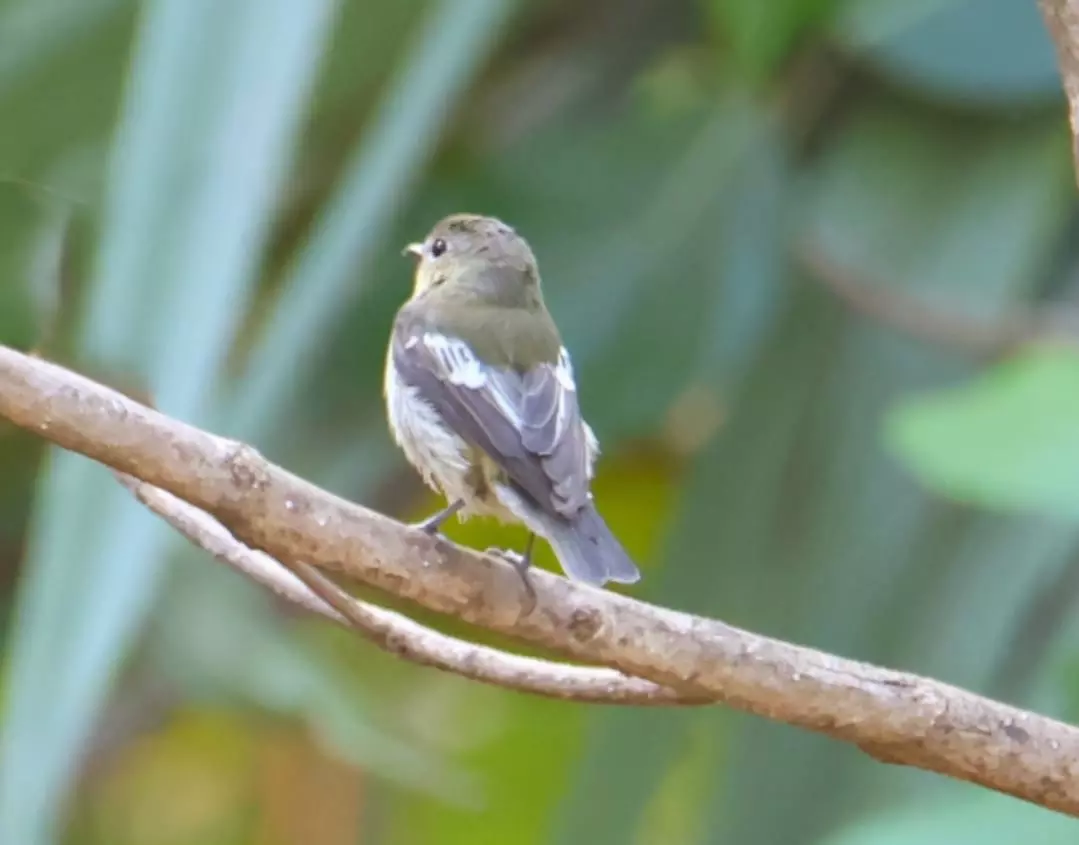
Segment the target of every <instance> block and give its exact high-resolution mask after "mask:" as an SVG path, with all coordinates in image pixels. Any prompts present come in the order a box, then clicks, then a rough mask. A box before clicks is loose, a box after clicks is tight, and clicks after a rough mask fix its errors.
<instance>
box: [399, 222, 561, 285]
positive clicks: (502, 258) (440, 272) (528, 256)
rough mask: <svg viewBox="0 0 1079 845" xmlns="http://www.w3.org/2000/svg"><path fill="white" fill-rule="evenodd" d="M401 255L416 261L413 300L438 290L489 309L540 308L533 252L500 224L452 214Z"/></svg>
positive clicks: (406, 248)
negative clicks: (496, 307) (495, 307)
mask: <svg viewBox="0 0 1079 845" xmlns="http://www.w3.org/2000/svg"><path fill="white" fill-rule="evenodd" d="M404 253H405V254H406V255H413V256H415V258H416V276H415V282H414V286H413V291H412V298H413V299H417V298H419V297H421V296H425V295H427V294H428V293H430V292H433V291H436V290H438V291H440V293H439V296H443V295H444V296H447V297H452V298H455V299H462V298H463V299H472V300H475V301H478V302H482V303H486V304H491V305H501V306H507V307H542V303H543V299H542V295H541V292H540V277H539V269H538V267H537V265H536V257H535V255H533V253H532V248H531V247H530V246H529V245H528V242H527V241H525V239H524V238H522V237H521V236H520V235H518V234H517V233H516V232H515V231H514V230H513V229H512V228H511V227H509V226H507V225H506V224H505V223H503V222H502V221H501V220H497V219H495V218H493V217H483V216H480V215H477V214H452V215H450V216H449V217H444V218H443V219H442V220H440V221H438V223H436V224H435V226H434V227H433V228H432V229H431V231H430V232H429V233H428V234H427V237H426V238H424V240H423V241H422V242H420V243H412V244H409V245H408V246H407V247H405V250H404Z"/></svg>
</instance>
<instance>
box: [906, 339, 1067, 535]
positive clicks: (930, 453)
mask: <svg viewBox="0 0 1079 845" xmlns="http://www.w3.org/2000/svg"><path fill="white" fill-rule="evenodd" d="M887 436H888V442H889V444H890V446H891V447H892V448H893V449H894V450H895V452H896V454H897V455H898V456H900V457H901V458H902V459H903V460H904V461H905V462H906V463H907V464H908V466H909V467H910V468H911V469H912V470H913V471H914V472H915V473H917V474H918V476H919V477H920V478H921V479H922V480H923V481H924V482H925V483H927V484H929V485H930V486H932V487H933V488H934V489H936V490H938V491H940V492H942V493H944V494H945V495H949V496H953V497H955V498H957V499H960V500H963V501H967V502H971V503H975V504H979V505H984V506H987V507H992V508H1001V509H1010V510H1021V511H1028V512H1035V513H1043V514H1047V515H1052V516H1056V517H1061V518H1064V519H1068V520H1073V519H1076V518H1079V352H1076V351H1075V350H1071V349H1059V348H1037V349H1032V350H1029V351H1027V352H1025V353H1023V354H1022V355H1020V356H1018V357H1016V358H1014V359H1012V360H1010V361H1007V362H1005V363H1003V364H1001V365H999V366H997V367H995V368H994V369H993V370H991V371H989V372H987V373H985V374H984V375H982V376H980V377H979V378H977V379H975V380H973V381H972V382H971V383H969V384H966V385H963V386H962V387H958V388H954V389H951V390H946V391H939V392H936V393H932V394H929V395H926V396H921V397H916V398H913V399H908V400H906V401H905V402H903V403H902V404H901V405H899V406H898V407H897V408H896V409H895V410H894V411H893V412H892V413H891V414H890V416H889V419H888V422H887Z"/></svg>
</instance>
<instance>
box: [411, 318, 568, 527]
mask: <svg viewBox="0 0 1079 845" xmlns="http://www.w3.org/2000/svg"><path fill="white" fill-rule="evenodd" d="M393 356H394V365H395V366H396V367H397V371H398V373H399V374H400V376H401V378H402V379H403V380H404V381H405V382H406V383H408V384H410V385H412V386H413V387H415V388H416V389H417V390H419V392H420V395H421V396H423V398H424V399H425V400H427V401H428V402H430V403H431V404H432V405H433V406H434V407H435V409H436V410H437V411H438V412H439V413H440V414H441V415H442V417H443V419H444V420H445V421H446V423H447V424H448V425H449V426H450V427H451V428H453V430H454V431H456V432H457V433H458V434H459V435H460V436H461V437H463V438H464V439H465V440H466V441H468V442H469V443H471V444H473V445H474V446H476V447H478V448H479V449H482V450H483V451H484V452H485V453H486V454H487V455H488V456H490V458H491V459H492V460H494V462H495V463H496V464H498V466H499V467H501V468H502V470H503V471H504V472H505V473H506V475H507V476H508V477H509V479H510V480H511V481H512V482H513V483H514V484H516V485H517V486H518V487H519V488H520V489H521V490H522V491H524V492H525V493H527V494H528V496H529V498H531V499H533V500H534V501H535V502H536V504H537V505H539V507H540V508H541V509H542V510H543V511H544V512H546V513H548V514H550V515H552V516H559V517H562V518H568V517H572V516H574V515H576V514H577V512H578V511H579V510H580V509H581V508H582V507H583V506H584V505H585V504H587V503H588V501H589V493H588V483H589V478H588V445H587V440H586V434H585V429H584V425H583V423H582V421H581V416H580V410H579V408H578V405H577V394H576V389H575V387H574V386H573V382H572V375H571V374H570V371H569V369H568V360H560V361H559V362H557V363H555V364H541V365H539V366H536V367H534V368H532V369H530V370H528V371H527V372H525V373H517V372H515V371H513V370H509V369H502V368H496V367H491V366H489V365H487V364H485V363H484V362H482V361H480V360H479V359H478V358H477V357H476V356H475V355H474V354H472V352H471V350H470V349H468V347H467V345H466V344H464V342H463V341H460V340H454V339H449V338H445V337H443V336H441V335H438V334H435V333H432V332H422V333H415V334H413V333H407V334H404V335H398V336H395V339H394V345H393Z"/></svg>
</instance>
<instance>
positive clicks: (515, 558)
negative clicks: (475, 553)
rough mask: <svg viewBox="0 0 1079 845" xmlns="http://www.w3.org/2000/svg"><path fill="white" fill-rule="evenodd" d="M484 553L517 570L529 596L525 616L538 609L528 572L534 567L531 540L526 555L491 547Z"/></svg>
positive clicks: (534, 590)
mask: <svg viewBox="0 0 1079 845" xmlns="http://www.w3.org/2000/svg"><path fill="white" fill-rule="evenodd" d="M484 551H485V553H486V554H489V555H491V556H493V557H497V558H500V559H502V560H504V561H505V562H506V563H508V564H509V565H510V566H512V567H513V568H514V569H515V570H517V574H518V575H519V576H520V577H521V583H522V584H524V588H525V593H527V595H528V610H527V611H526V612H525V613H524V614H523V615H525V616H528V615H529V614H530V613H531V612H532V611H533V610H535V609H536V602H537V601H538V598H537V596H536V588H535V587H533V586H532V580H531V579H530V578H529V577H528V570H529V569H530V568H531V567H532V554H531V552H532V543H531V540H530V541H529V544H528V548H527V550H526V551H525V553H524V554H520V553H519V552H515V551H513V550H512V549H500V548H498V547H497V546H491V547H489V548H487V549H485V550H484Z"/></svg>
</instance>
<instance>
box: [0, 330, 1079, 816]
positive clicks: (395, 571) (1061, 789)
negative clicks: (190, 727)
mask: <svg viewBox="0 0 1079 845" xmlns="http://www.w3.org/2000/svg"><path fill="white" fill-rule="evenodd" d="M0 415H3V416H5V417H7V418H8V419H10V420H11V421H12V422H14V423H16V424H17V425H19V426H22V427H23V428H25V429H27V430H29V431H33V432H35V433H37V434H39V435H40V436H42V437H45V438H47V439H49V440H51V441H53V442H54V443H57V444H59V445H61V446H63V447H65V448H67V449H71V450H73V451H76V452H80V453H82V454H84V455H86V456H87V457H90V458H93V459H94V460H97V461H100V462H101V463H104V464H106V465H108V466H110V467H112V468H113V469H115V470H117V471H119V472H122V473H125V474H128V475H132V476H135V477H136V478H139V479H141V480H142V481H145V482H146V483H148V484H151V485H153V486H155V487H159V488H162V489H164V490H167V491H169V492H170V493H172V494H173V495H175V496H178V497H179V498H181V499H184V500H186V501H187V502H189V503H191V504H192V505H194V506H196V507H198V508H200V509H202V510H204V511H206V512H207V513H210V514H211V515H213V516H214V517H215V518H216V519H217V520H218V521H219V522H221V523H222V524H223V525H224V526H225V527H227V528H228V529H229V531H230V532H231V533H232V534H233V535H234V536H235V537H236V538H238V539H239V540H240V541H242V542H244V543H245V544H247V545H248V546H250V547H252V548H257V549H260V550H262V551H264V552H266V553H267V554H270V555H272V556H273V557H275V558H277V559H278V560H280V561H282V562H284V563H286V564H287V565H289V566H290V567H293V566H296V565H297V564H303V563H310V564H313V565H316V566H320V567H324V568H329V569H334V570H337V571H339V572H342V573H344V574H345V575H347V576H349V577H352V578H355V579H357V580H359V581H362V582H364V583H366V584H369V585H371V586H374V587H376V588H379V589H381V590H384V591H386V592H388V593H392V594H394V595H396V596H399V597H402V598H405V599H409V600H411V601H413V602H416V603H417V604H420V605H422V606H424V607H427V608H429V609H431V610H435V611H439V612H443V613H451V614H455V615H457V616H459V617H460V618H462V619H464V620H467V621H468V622H471V623H474V624H476V625H480V626H483V627H485V628H487V629H489V630H492V631H497V632H500V633H503V634H508V635H511V636H514V637H516V638H518V639H520V640H523V641H526V642H529V643H532V644H535V645H540V646H544V647H546V648H548V649H551V650H553V651H555V652H557V653H560V654H562V655H565V656H567V657H569V658H571V659H574V660H580V661H583V662H588V663H595V664H602V665H606V666H609V667H611V668H614V669H617V670H618V671H620V672H623V673H624V674H627V675H633V676H635V677H639V678H644V679H647V680H649V681H652V682H653V683H656V684H660V685H662V686H669V687H672V688H674V689H676V690H678V691H679V692H680V693H682V694H684V695H688V696H693V697H698V696H699V697H706V698H709V699H711V700H714V701H717V702H724V703H726V704H729V705H731V706H733V707H736V708H738V709H741V710H745V711H747V712H750V713H755V714H757V715H759V716H764V717H766V718H769V719H775V720H778V721H782V722H786V723H788V724H792V725H797V726H800V727H803V728H807V729H809V730H813V731H818V732H821V733H824V734H827V735H829V736H832V737H834V738H836V739H840V740H844V741H847V742H851V743H854V744H856V745H857V746H859V747H860V748H862V749H863V750H864V751H866V752H867V753H869V754H871V755H873V756H874V757H877V758H878V759H880V760H884V761H887V762H892V763H902V764H906V765H911V766H917V767H919V768H923V769H928V770H931V771H935V772H940V773H942V774H945V775H949V776H951V777H954V778H959V779H962V780H967V781H971V782H973V783H978V784H982V785H984V786H986V787H990V788H992V789H995V790H998V791H1001V792H1004V793H1008V794H1010V795H1014V796H1016V797H1019V798H1023V799H1025V800H1027V801H1031V802H1033V803H1036V804H1040V805H1042V806H1045V807H1049V808H1051V809H1055V810H1059V811H1061V812H1065V813H1069V814H1071V815H1075V816H1079V729H1076V728H1074V727H1072V726H1070V725H1067V724H1064V723H1062V722H1059V721H1056V720H1053V719H1049V718H1047V717H1044V716H1040V715H1037V714H1034V713H1029V712H1026V711H1023V710H1020V709H1018V708H1015V707H1010V706H1008V705H1005V704H1001V703H999V702H995V701H991V700H989V699H986V698H983V697H980V696H977V695H974V694H972V693H969V692H966V691H964V690H961V689H958V688H956V687H953V686H950V685H947V684H944V683H940V682H938V681H933V680H930V679H928V678H923V677H919V676H916V675H912V674H907V673H903V672H894V671H890V670H887V669H881V668H878V667H876V666H872V665H870V664H867V663H861V662H857V661H853V660H846V659H844V658H841V657H837V656H834V655H830V654H825V653H823V652H820V651H816V650H814V649H810V648H804V647H801V646H796V645H792V644H789V643H785V642H782V641H779V640H774V639H769V638H767V637H762V636H759V635H757V634H753V633H750V632H748V631H743V630H740V629H738V628H734V627H732V626H730V625H726V624H724V623H722V622H719V621H716V620H712V619H707V618H703V617H697V616H690V615H688V614H684V613H679V612H677V611H674V610H668V609H665V608H662V607H657V606H655V605H651V604H646V603H644V602H639V601H634V600H633V599H630V598H626V597H623V596H620V595H617V594H615V593H613V592H609V591H603V590H597V589H593V588H590V587H587V586H584V585H580V584H575V583H573V582H570V581H568V580H567V579H565V578H562V577H559V576H556V575H553V574H551V573H547V572H543V571H538V570H537V571H534V572H533V573H532V574H531V579H532V582H533V584H534V586H535V592H536V602H535V605H534V610H533V611H532V612H531V613H528V614H527V615H524V610H525V609H526V608H528V606H529V605H530V604H531V602H530V601H529V598H528V597H527V595H526V594H525V593H524V591H523V590H522V588H521V582H520V578H519V576H518V575H517V573H516V571H515V570H514V569H513V568H512V567H511V566H509V565H508V564H505V563H502V562H500V561H498V560H495V559H494V558H491V557H487V556H484V555H481V554H478V553H476V552H473V551H470V550H468V549H464V548H461V547H459V546H456V545H454V544H452V543H450V542H448V541H446V540H445V539H442V538H438V537H429V536H427V535H426V534H425V533H424V532H422V531H418V530H415V529H412V528H409V527H408V526H405V525H402V524H401V523H398V522H395V521H393V520H391V519H389V518H387V517H385V516H382V515H381V514H378V513H375V512H373V511H370V510H367V509H366V508H363V507H360V506H357V505H354V504H351V503H349V502H346V501H344V500H343V499H340V498H338V497H336V496H334V495H332V494H330V493H328V492H326V491H324V490H320V489H319V488H317V487H315V486H313V485H311V484H309V483H307V482H305V481H303V480H302V479H300V478H298V477H296V476H294V475H292V474H290V473H288V472H286V471H285V470H283V469H281V468H279V467H276V466H274V465H273V464H271V463H269V462H268V461H266V460H265V459H264V458H263V457H262V456H261V455H259V453H258V452H256V451H255V450H254V449H252V448H251V447H250V446H246V445H243V444H241V443H237V442H235V441H231V440H226V439H224V438H220V437H215V436H214V435H212V434H209V433H207V432H204V431H201V430H199V429H196V428H194V427H192V426H189V425H186V424H184V423H182V422H179V421H176V420H173V419H170V418H168V417H166V416H164V415H163V414H160V413H158V412H156V411H153V410H151V409H149V408H146V407H144V406H142V405H140V404H138V403H137V402H134V401H133V400H130V399H128V398H126V397H125V396H123V395H121V394H119V393H116V392H115V391H113V390H110V389H109V388H106V387H104V386H102V385H99V384H95V383H94V382H91V381H89V380H88V379H85V378H83V377H81V376H78V375H76V374H75V373H72V372H70V371H68V370H65V369H63V368H61V367H58V366H56V365H54V364H50V363H47V362H45V361H42V360H39V359H35V358H31V357H28V356H26V355H23V354H21V353H19V352H16V351H14V350H11V349H7V348H5V347H0Z"/></svg>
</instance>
